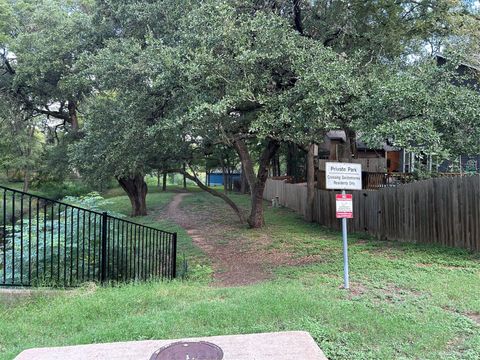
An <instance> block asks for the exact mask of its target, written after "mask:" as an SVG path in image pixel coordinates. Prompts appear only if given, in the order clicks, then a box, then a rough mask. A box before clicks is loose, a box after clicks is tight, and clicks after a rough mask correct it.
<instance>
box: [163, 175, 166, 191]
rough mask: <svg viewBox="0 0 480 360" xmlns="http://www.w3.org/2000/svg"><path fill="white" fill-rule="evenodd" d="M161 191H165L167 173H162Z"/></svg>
mask: <svg viewBox="0 0 480 360" xmlns="http://www.w3.org/2000/svg"><path fill="white" fill-rule="evenodd" d="M162 191H167V173H166V172H164V173H163V184H162Z"/></svg>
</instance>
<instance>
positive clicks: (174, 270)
mask: <svg viewBox="0 0 480 360" xmlns="http://www.w3.org/2000/svg"><path fill="white" fill-rule="evenodd" d="M172 241H173V244H172V264H171V266H172V278H173V279H175V278H176V277H177V233H174V234H173V240H172Z"/></svg>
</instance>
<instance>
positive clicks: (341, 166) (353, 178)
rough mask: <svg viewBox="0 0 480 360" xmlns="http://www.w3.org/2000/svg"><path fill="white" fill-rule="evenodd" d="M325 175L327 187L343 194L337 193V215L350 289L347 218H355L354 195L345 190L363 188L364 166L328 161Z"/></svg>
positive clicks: (345, 271) (345, 285)
mask: <svg viewBox="0 0 480 360" xmlns="http://www.w3.org/2000/svg"><path fill="white" fill-rule="evenodd" d="M325 176H326V188H327V189H332V190H342V194H338V195H336V217H337V219H342V240H343V282H344V288H345V289H349V288H350V281H349V273H348V237H347V219H351V218H353V200H352V198H353V197H352V194H347V193H345V190H361V189H362V166H361V165H360V164H351V163H330V162H327V163H326V164H325Z"/></svg>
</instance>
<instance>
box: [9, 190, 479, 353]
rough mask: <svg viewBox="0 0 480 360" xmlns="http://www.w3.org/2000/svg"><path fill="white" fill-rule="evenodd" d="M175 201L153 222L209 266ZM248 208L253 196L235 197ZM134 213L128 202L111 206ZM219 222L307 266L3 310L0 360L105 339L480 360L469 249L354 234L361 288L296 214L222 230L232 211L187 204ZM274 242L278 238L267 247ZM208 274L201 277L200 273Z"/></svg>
mask: <svg viewBox="0 0 480 360" xmlns="http://www.w3.org/2000/svg"><path fill="white" fill-rule="evenodd" d="M172 196H173V194H172V193H151V194H150V195H149V209H150V211H151V214H152V215H150V216H147V217H145V218H142V219H138V218H137V219H136V220H137V221H138V220H140V221H142V222H144V223H146V224H149V225H155V226H158V227H160V228H168V229H170V230H174V231H179V239H180V240H179V251H180V253H182V252H185V254H186V256H187V258H188V259H189V261H190V262H192V263H200V264H204V266H208V263H209V260H208V259H207V258H206V257H205V255H204V254H203V252H202V251H200V250H198V249H197V248H196V247H195V246H194V245H193V244H192V241H191V239H190V238H189V237H188V235H187V234H186V233H185V231H183V230H182V229H179V227H178V226H177V225H174V224H172V223H171V222H168V221H167V220H164V219H162V218H161V213H162V209H163V208H164V207H165V205H166V204H167V203H168V201H169V200H170V199H171V197H172ZM234 197H235V200H236V201H238V202H239V203H242V204H243V205H244V206H246V205H247V203H248V198H247V197H241V196H234ZM110 201H111V202H110V204H109V205H108V206H109V207H110V208H111V209H112V210H114V211H118V212H124V213H127V212H128V211H129V206H128V199H127V198H126V197H124V196H122V197H112V198H110ZM183 207H186V208H188V209H189V211H192V212H193V213H196V212H197V213H202V214H205V213H207V214H210V216H211V218H212V221H214V222H215V224H218V226H217V227H218V228H219V230H217V231H218V233H217V235H218V234H220V235H218V236H219V238H218V242H219V244H222V243H225V242H229V241H239V239H241V241H242V242H243V243H245V244H259V243H261V245H258V246H260V247H261V248H262V249H261V250H262V251H272V252H282V253H288V254H289V255H290V256H291V257H293V258H296V257H298V258H299V259H300V258H302V259H304V258H305V259H309V261H307V262H305V263H304V264H303V265H297V266H277V267H273V268H271V269H268V270H269V271H270V272H271V274H272V279H271V280H269V281H266V282H262V283H258V284H255V285H249V286H241V287H218V286H211V284H209V283H208V281H206V278H207V276H208V272H205V274H203V276H196V277H195V276H194V277H195V278H200V280H187V281H175V282H172V283H147V284H128V285H123V286H117V287H106V288H101V287H96V286H93V285H90V286H85V287H84V288H80V289H76V290H74V291H71V292H66V293H61V295H58V296H56V297H53V298H43V297H37V298H32V299H30V300H25V301H22V302H19V303H17V304H15V305H12V304H8V305H7V304H0V329H1V330H0V358H2V359H11V358H13V357H14V356H15V355H16V354H18V353H19V352H20V351H21V350H23V349H26V348H30V347H37V346H60V345H72V344H87V343H96V342H110V341H126V340H144V339H162V338H177V337H187V336H209V335H225V334H239V333H255V332H267V331H284V330H306V331H309V332H310V333H311V334H312V336H313V337H314V338H315V340H316V341H317V343H318V344H319V345H320V347H321V348H322V350H323V351H324V352H325V354H326V355H327V357H329V358H330V359H394V358H395V359H479V358H480V257H479V256H478V255H474V254H470V253H468V252H465V251H461V250H455V249H446V248H439V247H433V246H425V245H422V246H417V245H412V244H400V243H392V242H380V241H375V240H373V239H371V238H369V237H366V236H363V235H352V236H351V237H350V268H351V282H352V283H351V286H352V290H351V291H345V290H343V289H341V288H340V286H341V284H342V247H341V236H340V234H339V233H338V232H333V231H330V230H327V229H325V228H321V227H319V226H317V225H314V224H308V223H305V222H304V221H303V220H302V219H301V218H299V216H298V215H296V214H294V213H293V212H291V211H288V210H286V209H270V208H267V209H266V223H267V225H266V227H265V228H264V229H261V230H248V229H244V228H242V227H240V226H237V227H235V230H234V231H232V230H231V229H230V230H229V231H228V233H227V232H225V233H223V234H222V233H221V231H222V230H221V226H220V225H221V224H222V222H228V221H230V220H228V218H226V217H225V214H226V213H227V212H228V211H229V209H228V208H227V207H225V205H224V204H223V203H222V202H221V201H219V200H217V199H214V198H212V197H210V196H209V195H207V194H204V193H199V192H196V193H194V194H193V195H191V196H188V197H186V198H185V199H184V203H183ZM265 238H268V239H269V241H260V240H262V239H265ZM197 275H198V274H197Z"/></svg>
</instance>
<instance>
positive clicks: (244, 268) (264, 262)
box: [161, 193, 321, 286]
mask: <svg viewBox="0 0 480 360" xmlns="http://www.w3.org/2000/svg"><path fill="white" fill-rule="evenodd" d="M191 195H192V194H189V193H178V194H176V195H175V196H174V198H173V200H172V201H171V202H170V204H169V205H168V206H167V208H166V209H165V210H164V211H163V212H162V214H161V217H162V218H163V219H165V218H168V219H170V220H172V221H174V222H176V223H177V224H178V225H180V226H181V227H183V228H184V229H185V230H186V231H187V233H188V235H189V236H190V237H191V238H192V240H193V243H194V244H195V245H196V246H198V247H199V248H201V249H202V250H203V251H204V252H205V254H206V255H207V256H208V257H209V259H210V261H211V263H212V267H213V271H214V274H213V277H214V283H213V284H214V285H216V286H238V285H247V284H253V283H256V282H260V281H264V280H267V279H269V278H271V277H272V271H271V270H272V269H273V268H275V267H277V266H282V265H301V264H306V263H312V262H316V261H321V259H319V258H318V256H306V257H300V258H299V257H292V255H291V254H289V253H287V252H283V251H281V250H276V249H272V248H271V247H270V248H269V246H268V245H269V244H270V243H271V241H272V239H271V238H270V237H269V236H268V234H267V232H266V231H262V232H259V233H256V234H255V237H254V238H251V237H247V236H244V235H241V233H242V231H241V230H240V229H239V226H240V225H239V223H238V219H237V218H236V216H235V215H234V214H233V212H232V211H231V210H230V209H229V208H228V207H227V206H217V205H213V203H212V206H208V205H207V206H206V207H203V208H202V206H193V207H192V208H187V207H182V206H181V204H182V201H183V199H184V198H185V197H186V196H191ZM252 231H255V230H252Z"/></svg>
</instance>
